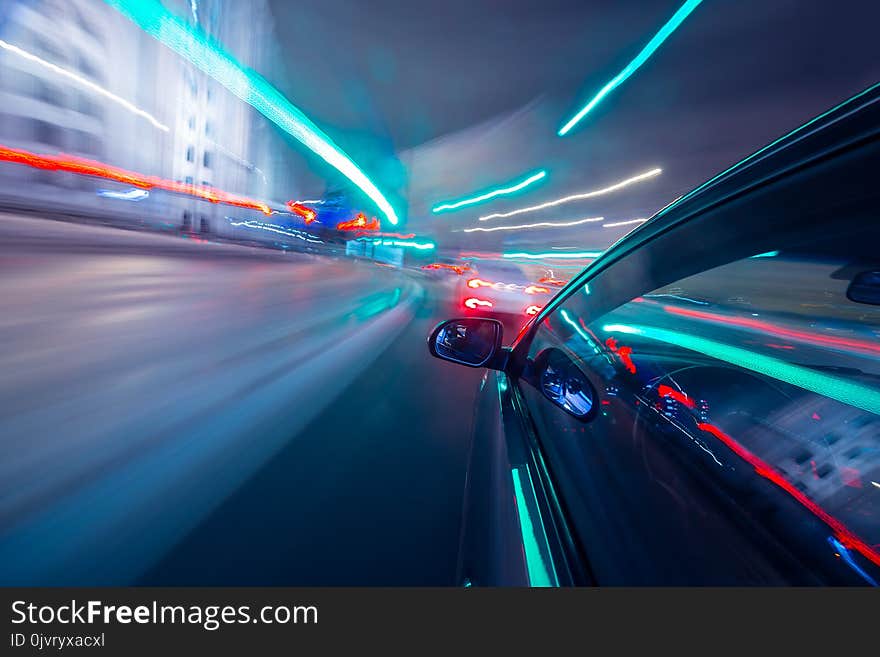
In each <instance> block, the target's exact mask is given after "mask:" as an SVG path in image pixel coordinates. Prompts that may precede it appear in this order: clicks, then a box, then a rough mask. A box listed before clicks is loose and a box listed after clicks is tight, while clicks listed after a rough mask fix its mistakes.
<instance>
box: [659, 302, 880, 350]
mask: <svg viewBox="0 0 880 657" xmlns="http://www.w3.org/2000/svg"><path fill="white" fill-rule="evenodd" d="M696 303H699V302H696ZM663 311H664V312H667V313H670V314H673V315H681V316H683V317H690V318H692V319H699V320H703V321H706V322H712V323H714V324H720V325H722V326H741V327H742V328H748V329H754V330H756V331H760V332H761V333H770V334H771V335H775V336H778V337H783V338H791V339H793V340H799V341H802V342H806V343H808V344H821V345H825V346H828V347H836V348H838V349H846V350H853V351H859V352H864V353H869V354H880V344H877V342H874V341H869V340H855V339H853V338H839V337H836V336H833V335H822V334H821V333H812V332H808V331H795V330H793V329H787V328H784V327H782V326H778V325H777V324H772V323H770V322H764V321H761V320H759V319H751V318H749V317H728V316H727V315H720V314H716V313H710V312H706V311H704V310H693V309H690V308H677V307H676V306H663Z"/></svg>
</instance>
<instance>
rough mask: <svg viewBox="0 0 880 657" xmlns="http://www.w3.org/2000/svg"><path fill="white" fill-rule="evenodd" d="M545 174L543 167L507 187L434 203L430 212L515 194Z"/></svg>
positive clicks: (452, 208) (448, 209) (445, 210)
mask: <svg viewBox="0 0 880 657" xmlns="http://www.w3.org/2000/svg"><path fill="white" fill-rule="evenodd" d="M546 176H547V172H546V171H544V170H543V169H542V170H541V171H538V172H537V173H535V174H532V175H530V176H528V177H527V178H526V179H525V180H522V181H520V182H518V183H515V184H513V185H511V186H509V187H499V188H498V189H493V190H490V191H488V192H485V193H483V194H480V195H478V196H474V197H471V198H466V199H462V200H460V201H454V202H449V203H441V204H440V205H435V206H434V207H433V208H431V212H433V213H434V214H437V213H439V212H448V211H450V210H457V209H458V208H461V207H465V206H467V205H475V204H477V203H483V202H484V201H488V200H490V199H493V198H495V197H497V196H508V195H510V194H515V193H516V192H518V191H520V190H522V189H525V188H526V187H528V186H529V185H532V184H534V183H536V182H538V181H539V180H541V179H543V178H545V177H546Z"/></svg>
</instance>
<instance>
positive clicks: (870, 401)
mask: <svg viewBox="0 0 880 657" xmlns="http://www.w3.org/2000/svg"><path fill="white" fill-rule="evenodd" d="M603 330H604V331H605V332H606V333H628V334H631V335H640V336H643V337H646V338H649V339H651V340H658V341H660V342H666V343H668V344H673V345H676V346H679V347H683V348H685V349H690V350H691V351H697V352H699V353H701V354H705V355H707V356H710V357H711V358H717V359H718V360H723V361H724V362H726V363H730V364H731V365H736V366H737V367H741V368H743V369H746V370H751V371H753V372H757V373H758V374H763V375H765V376H769V377H772V378H774V379H777V380H778V381H783V382H785V383H788V384H790V385H793V386H797V387H798V388H803V389H804V390H809V391H810V392H814V393H816V394H817V395H821V396H823V397H829V398H831V399H836V400H837V401H839V402H842V403H844V404H848V405H849V406H854V407H855V408H860V409H862V410H863V411H868V412H869V413H874V414H875V415H880V389H877V388H871V387H869V386H865V385H861V384H859V383H854V382H852V381H850V380H848V379H844V378H841V377H838V376H833V375H831V374H825V373H823V372H818V371H816V370H812V369H810V368H808V367H801V366H800V365H793V364H791V363H787V362H785V361H783V360H779V359H778V358H772V357H771V356H764V355H763V354H759V353H756V352H754V351H749V350H748V349H741V348H740V347H734V346H731V345H728V344H724V343H722V342H715V341H714V340H708V339H706V338H700V337H697V336H695V335H690V334H687V333H680V332H678V331H670V330H668V329H662V328H657V327H652V326H634V325H631V324H607V325H605V326H604V327H603Z"/></svg>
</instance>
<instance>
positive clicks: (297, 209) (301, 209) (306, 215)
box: [287, 201, 318, 225]
mask: <svg viewBox="0 0 880 657" xmlns="http://www.w3.org/2000/svg"><path fill="white" fill-rule="evenodd" d="M287 207H288V208H289V209H290V211H291V212H293V213H294V214H296V215H299V216H300V217H302V218H303V221H305V222H306V225H308V224H310V223H312V222H313V221H314V220H315V219H317V218H318V213H317V212H315V211H314V210H312V209H311V208H308V207H306V206H305V205H303V204H302V203H300V202H298V201H288V202H287Z"/></svg>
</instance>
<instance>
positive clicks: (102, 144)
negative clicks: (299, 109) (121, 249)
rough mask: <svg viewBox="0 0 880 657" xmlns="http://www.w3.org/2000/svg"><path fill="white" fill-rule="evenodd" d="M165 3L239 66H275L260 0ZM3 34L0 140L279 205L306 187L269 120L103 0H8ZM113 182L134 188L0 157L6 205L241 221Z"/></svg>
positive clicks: (2, 13)
mask: <svg viewBox="0 0 880 657" xmlns="http://www.w3.org/2000/svg"><path fill="white" fill-rule="evenodd" d="M165 5H166V6H167V7H168V8H169V9H170V10H171V11H173V12H174V13H176V14H177V15H178V16H181V17H183V18H186V20H188V21H189V22H190V23H191V24H197V25H198V26H199V27H200V28H201V30H202V31H204V32H205V33H206V34H208V35H209V36H211V37H213V38H214V39H216V40H218V41H219V42H220V43H222V44H223V46H224V48H225V49H226V50H227V51H229V52H230V53H232V54H233V56H235V57H236V58H237V59H238V60H239V61H240V62H241V63H242V64H243V65H245V66H248V67H250V68H253V69H255V70H258V71H260V72H261V73H263V74H264V75H266V76H267V77H270V78H271V77H273V76H276V75H281V72H279V71H278V70H277V62H278V61H279V60H278V58H277V56H276V52H275V50H274V48H275V47H276V46H275V44H276V41H275V40H276V35H275V32H274V25H273V21H272V16H271V14H270V12H269V8H268V5H267V2H266V1H265V0H249V1H248V2H238V1H236V0H198V1H195V0H193V1H191V0H166V2H165ZM0 40H2V41H0V46H2V48H0V144H2V145H4V146H8V147H12V148H19V149H25V150H28V151H31V152H35V153H40V154H57V153H69V154H73V155H75V156H81V157H85V158H89V159H93V160H99V161H101V162H106V163H109V164H111V165H113V166H117V167H123V168H125V169H129V170H132V171H136V172H139V173H144V174H148V175H155V176H160V177H162V178H167V179H172V180H176V181H180V182H185V183H192V184H195V185H200V184H201V185H210V186H213V187H216V188H218V189H222V190H224V191H227V192H232V193H236V194H241V195H245V196H249V197H252V198H255V199H258V200H261V201H273V202H277V203H279V204H281V203H283V202H284V201H286V200H288V199H290V198H297V196H298V194H299V193H305V191H306V190H302V189H297V187H298V184H297V182H298V180H299V179H300V178H302V179H303V180H307V179H311V176H310V175H309V174H308V172H307V171H306V170H305V164H304V162H302V161H299V160H297V159H296V157H295V155H294V156H292V155H291V153H290V146H289V144H288V143H287V141H286V140H285V138H284V137H282V136H281V134H280V132H279V131H278V130H277V129H276V128H275V126H273V125H272V124H271V123H269V121H268V120H266V119H265V118H264V117H263V116H262V115H260V114H259V113H258V112H256V111H255V110H253V108H251V107H250V106H249V105H247V104H246V103H244V102H243V101H241V100H240V99H239V98H237V97H236V96H234V95H233V94H231V93H230V92H228V91H227V90H226V89H225V88H224V87H223V86H222V85H220V84H219V83H217V82H215V81H214V80H213V79H211V78H210V77H208V76H207V75H205V74H204V73H202V72H201V71H199V70H198V69H196V68H195V67H194V66H193V65H191V64H190V63H189V62H187V61H186V60H184V59H183V58H181V57H179V56H178V55H177V54H176V53H174V52H172V51H171V50H170V49H168V48H166V47H165V46H163V45H162V44H160V43H159V42H158V41H156V40H155V39H153V38H152V37H150V36H149V35H147V34H145V33H144V32H142V31H141V30H140V29H139V28H138V27H137V26H136V25H134V24H133V23H131V22H130V21H128V20H127V19H126V18H125V17H124V16H122V15H121V14H120V13H119V12H117V11H115V10H114V9H112V8H111V7H109V6H108V5H106V4H105V3H103V2H95V1H94V0H17V1H13V2H4V3H3V5H2V8H0ZM72 76H77V77H78V78H81V79H73V77H72ZM83 81H85V82H83ZM110 94H112V96H110ZM108 190H110V191H111V192H113V193H115V194H119V193H124V192H125V190H126V188H125V186H124V185H120V184H117V183H113V182H108V181H105V180H100V179H94V178H89V177H85V176H78V175H75V174H67V173H58V172H51V171H41V170H38V169H32V168H29V167H24V166H20V165H14V164H9V163H0V205H3V206H5V207H13V208H14V207H38V208H41V209H42V208H45V209H47V210H59V211H64V212H79V213H82V214H96V215H100V216H108V215H109V216H113V217H118V218H119V219H120V220H123V219H126V218H131V219H133V220H137V221H140V222H144V221H147V222H159V223H162V224H163V225H164V226H165V227H168V228H183V229H185V230H194V231H202V232H216V233H221V234H231V233H232V232H233V231H234V229H233V228H230V227H229V226H228V224H229V221H228V220H227V219H226V216H227V215H229V214H236V213H235V212H230V210H231V209H230V208H229V207H227V206H221V205H214V204H211V203H207V202H205V201H201V200H198V199H195V198H188V197H182V196H174V195H171V194H168V193H163V192H157V193H151V194H150V197H149V198H138V199H136V200H135V201H132V200H128V201H126V200H124V199H120V198H119V197H110V198H108V197H106V196H101V195H99V192H106V191H108ZM232 210H234V209H232ZM237 214H238V215H241V214H242V213H241V212H239V213H237ZM245 214H246V212H245Z"/></svg>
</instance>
